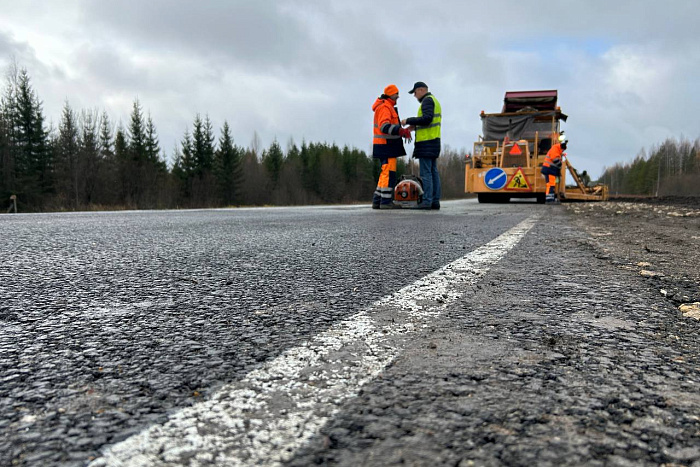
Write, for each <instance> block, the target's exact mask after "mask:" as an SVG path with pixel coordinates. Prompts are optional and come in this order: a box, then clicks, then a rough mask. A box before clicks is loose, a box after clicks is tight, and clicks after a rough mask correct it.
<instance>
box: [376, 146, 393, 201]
mask: <svg viewBox="0 0 700 467" xmlns="http://www.w3.org/2000/svg"><path fill="white" fill-rule="evenodd" d="M381 163H382V171H381V172H380V173H379V180H378V181H377V189H376V190H375V191H374V197H373V198H372V203H373V204H391V202H392V201H393V200H394V187H395V186H396V158H395V157H389V158H387V159H381Z"/></svg>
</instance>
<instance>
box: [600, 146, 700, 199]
mask: <svg viewBox="0 0 700 467" xmlns="http://www.w3.org/2000/svg"><path fill="white" fill-rule="evenodd" d="M698 180H700V139H696V140H695V141H690V140H688V139H685V138H681V139H680V140H676V139H667V140H666V141H664V142H663V143H661V144H660V145H658V146H655V147H653V148H651V150H650V151H649V154H648V155H647V153H646V151H645V150H642V151H641V152H640V153H639V154H638V155H637V157H635V158H634V160H633V161H632V162H630V163H626V164H620V163H618V164H615V165H614V166H613V167H609V168H607V169H606V170H605V172H604V173H603V175H602V177H601V178H600V181H601V182H602V183H605V184H607V185H608V186H609V187H610V193H611V194H612V195H620V194H622V195H646V196H700V183H699V182H698Z"/></svg>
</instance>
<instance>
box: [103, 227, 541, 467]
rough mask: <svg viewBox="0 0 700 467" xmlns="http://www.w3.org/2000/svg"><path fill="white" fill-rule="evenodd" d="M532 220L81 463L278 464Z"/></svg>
mask: <svg viewBox="0 0 700 467" xmlns="http://www.w3.org/2000/svg"><path fill="white" fill-rule="evenodd" d="M538 218H539V216H532V217H530V218H528V219H525V220H524V221H522V222H521V223H520V224H518V225H517V226H515V227H513V228H512V229H510V230H509V231H507V232H505V233H503V234H502V235H500V236H499V237H497V238H495V239H494V240H492V241H491V242H489V243H487V244H486V245H484V246H482V247H480V248H478V249H476V250H474V251H472V252H471V253H469V254H467V255H466V256H464V257H462V258H460V259H458V260H456V261H454V262H452V263H450V264H447V265H446V266H444V267H442V268H440V269H438V270H436V271H434V272H432V273H431V274H429V275H427V276H425V277H423V278H421V279H419V280H417V281H416V282H414V283H413V284H411V285H409V286H406V287H404V288H402V289H401V290H399V291H398V292H395V293H394V294H392V295H390V296H388V297H385V298H383V299H381V300H379V301H377V302H375V303H374V304H372V305H371V306H370V307H369V308H368V309H367V310H364V311H361V312H359V313H357V314H355V315H353V316H352V317H350V318H348V319H347V320H344V321H342V322H340V323H338V324H337V325H334V326H332V327H331V328H330V329H328V330H327V331H324V332H322V333H320V334H318V335H317V336H315V337H313V338H312V339H311V340H310V341H308V342H305V343H304V344H302V345H301V346H299V347H296V348H293V349H290V350H287V351H285V352H284V353H282V354H281V355H279V356H278V357H277V358H275V359H273V360H271V361H269V362H267V363H266V364H264V365H263V366H262V367H260V368H259V369H257V370H254V371H252V372H250V373H249V374H248V375H246V377H245V378H243V379H242V380H241V381H238V382H235V383H231V384H228V385H226V386H224V387H223V388H221V389H220V390H219V391H217V392H216V393H215V394H214V395H213V396H212V398H211V399H209V400H207V401H203V402H199V403H196V404H194V405H192V406H190V407H187V408H185V409H182V410H180V411H179V412H176V413H174V414H173V415H171V416H170V417H169V420H168V421H167V422H166V423H165V424H163V425H154V426H151V427H149V428H147V429H145V430H144V431H142V432H141V433H139V434H137V435H134V436H131V437H130V438H127V439H126V440H124V441H122V442H120V443H118V444H115V445H113V446H111V447H110V448H108V449H107V450H106V451H105V452H104V455H103V457H101V458H98V459H96V460H95V461H93V462H92V463H91V464H90V466H91V467H102V466H109V467H119V466H127V465H128V466H144V467H145V466H157V465H179V464H187V465H191V466H199V465H202V466H204V465H226V466H243V465H279V464H280V463H282V462H285V461H287V460H289V459H291V458H292V456H293V455H294V453H295V452H296V450H297V449H299V448H300V447H302V446H303V445H304V444H305V443H307V442H308V441H309V440H310V439H311V438H312V437H313V436H314V435H316V434H317V433H318V432H319V430H320V429H321V428H322V427H323V426H324V425H325V424H326V423H327V422H328V421H329V420H330V419H331V418H332V417H333V415H334V414H335V413H336V412H338V410H340V407H341V406H342V404H343V403H344V402H345V401H346V400H348V399H350V398H352V397H355V396H356V395H357V393H358V392H359V390H360V388H361V387H362V386H363V385H364V384H366V383H368V382H369V381H371V380H372V379H374V378H375V377H376V376H377V375H379V373H380V372H381V371H382V370H384V368H386V366H387V365H388V364H390V363H391V362H392V361H393V360H394V359H395V358H396V357H397V356H398V355H399V353H400V352H401V350H402V349H401V348H398V347H397V346H396V344H392V343H391V341H392V339H391V337H396V336H405V335H406V334H408V333H410V332H412V331H413V330H415V329H416V328H417V327H422V326H427V324H428V323H429V321H430V319H432V318H434V317H436V316H438V315H439V314H440V313H441V312H442V311H443V310H444V309H445V308H446V307H447V306H449V305H450V304H452V303H454V302H455V301H456V300H457V299H459V298H460V297H461V296H462V294H463V293H464V291H465V289H466V288H467V286H469V285H474V284H475V283H477V282H478V281H479V280H480V279H481V278H482V277H483V276H484V275H485V274H486V272H488V270H489V268H490V266H491V265H493V264H495V263H497V262H498V261H500V260H501V258H503V257H504V256H505V255H506V254H507V253H508V252H509V251H510V250H511V249H512V248H513V247H514V246H515V245H517V244H518V242H519V241H520V240H521V239H522V238H523V237H524V236H525V235H526V234H527V232H529V231H530V229H531V228H532V227H533V226H534V225H535V223H536V222H537V219H538ZM394 309H395V310H394ZM382 310H391V311H394V313H393V314H392V319H391V321H387V322H384V321H381V318H380V317H379V312H380V311H382ZM393 340H394V341H396V340H397V339H393Z"/></svg>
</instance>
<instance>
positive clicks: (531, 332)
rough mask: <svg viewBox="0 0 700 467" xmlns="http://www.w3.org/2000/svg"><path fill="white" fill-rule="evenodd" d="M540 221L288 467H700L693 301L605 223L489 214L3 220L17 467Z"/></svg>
mask: <svg viewBox="0 0 700 467" xmlns="http://www.w3.org/2000/svg"><path fill="white" fill-rule="evenodd" d="M577 206H579V205H577ZM580 206H586V209H588V206H589V205H580ZM591 209H592V208H591ZM533 213H539V214H541V215H543V216H544V217H543V218H542V219H541V220H540V222H539V223H538V224H537V225H536V226H535V227H534V228H533V229H532V230H531V231H530V233H528V234H527V235H526V236H525V237H524V239H523V240H521V242H520V244H519V245H518V246H516V247H515V248H514V249H513V250H511V251H510V252H509V253H508V254H507V256H506V257H505V258H504V259H503V260H502V261H500V262H499V263H497V264H495V265H493V266H492V267H491V270H490V271H489V272H488V273H487V275H486V276H485V277H484V278H483V279H482V280H481V281H480V282H479V283H477V284H476V285H475V286H470V287H469V288H468V289H467V290H465V291H464V296H463V297H462V298H461V300H460V301H459V302H457V303H454V304H452V305H450V306H449V307H448V309H447V310H445V311H444V312H443V313H442V314H441V315H440V316H439V317H437V318H436V319H434V320H433V321H432V322H431V323H430V324H429V325H428V326H427V327H426V328H424V329H422V330H421V331H419V332H416V333H414V334H413V335H412V337H411V338H410V339H404V340H402V341H401V342H402V346H403V351H402V353H401V354H400V355H399V357H398V358H397V359H396V360H395V361H394V362H393V363H392V364H391V365H390V366H389V367H388V368H386V369H385V370H384V371H383V372H382V373H381V374H380V376H379V377H378V378H376V379H375V380H373V381H371V382H369V383H368V384H367V385H365V386H364V387H363V388H362V389H361V390H360V394H359V396H357V397H355V398H353V399H351V400H350V401H348V402H346V403H344V404H343V405H342V407H341V408H340V410H339V412H338V413H337V414H336V416H335V417H334V419H333V420H332V421H331V422H329V423H328V424H327V425H326V426H324V427H323V428H322V429H321V431H320V433H319V434H318V435H317V436H316V437H315V438H314V439H312V441H311V442H310V443H309V444H308V445H306V446H305V447H304V448H302V449H301V450H299V451H298V452H297V453H296V454H295V455H294V457H293V458H292V460H291V461H289V462H288V464H289V465H298V466H301V465H312V464H320V465H347V466H350V465H399V464H402V465H457V466H468V465H523V466H524V465H601V466H603V465H605V466H607V465H620V466H623V465H661V464H672V465H673V464H675V465H688V466H690V465H696V466H700V418H699V415H700V410H698V409H700V396H698V392H697V387H698V379H699V378H700V375H699V374H698V370H699V369H700V359H699V354H698V350H699V348H698V347H699V343H700V337H698V336H699V333H698V331H700V325H699V324H698V321H697V320H695V319H692V318H687V317H684V316H683V315H682V314H681V313H680V312H679V310H678V304H679V303H677V302H674V300H673V299H672V297H674V296H675V292H674V293H673V294H669V293H667V294H666V295H664V294H662V293H660V290H659V288H658V287H657V285H658V284H656V283H655V282H654V280H660V279H658V276H657V277H655V278H650V277H645V276H643V275H640V273H639V268H637V269H635V268H633V267H632V266H631V265H634V264H636V262H635V263H630V264H631V265H630V266H629V267H622V266H625V265H627V263H625V261H627V260H626V259H624V258H622V257H620V256H618V255H617V254H616V253H615V251H613V250H609V251H607V252H604V251H603V249H602V248H603V247H601V244H600V243H599V240H600V239H596V237H595V236H593V235H591V233H592V232H595V230H590V229H591V228H592V227H593V228H595V227H596V225H598V226H599V227H600V226H603V225H604V220H602V219H603V218H602V217H600V219H596V218H595V216H592V215H591V216H589V217H586V218H585V219H582V218H581V214H577V213H575V212H573V211H572V210H571V209H569V208H568V207H565V206H542V205H536V204H526V203H517V204H516V203H513V204H510V205H479V204H476V203H474V202H472V201H459V202H448V203H445V206H444V208H443V209H442V210H441V211H439V212H403V211H390V212H386V211H384V212H378V211H372V210H370V209H369V208H368V207H366V206H357V207H324V208H290V209H285V208H280V209H240V210H202V211H177V212H125V213H90V214H87V213H85V214H44V215H18V216H1V217H0V234H2V237H3V238H4V239H5V240H6V244H7V245H12V248H11V249H10V250H9V251H10V253H9V254H7V253H6V254H5V256H4V257H3V259H2V262H1V263H0V330H1V332H0V463H2V464H3V465H76V466H77V465H86V464H87V463H89V462H90V461H91V460H93V459H95V458H98V457H99V456H100V454H101V452H102V451H103V450H104V449H105V448H107V447H108V446H110V445H112V444H114V443H117V442H119V441H122V440H124V439H126V438H128V437H129V436H131V435H133V434H136V433H138V432H140V431H141V430H143V429H144V428H147V427H148V426H150V425H152V424H155V423H163V422H164V421H166V420H167V418H168V415H169V414H172V413H173V412H174V411H177V410H179V409H182V408H184V407H187V406H190V405H192V404H193V403H195V402H198V401H201V400H206V399H207V398H208V397H210V396H211V395H212V394H213V393H214V392H215V391H216V390H217V389H218V388H219V387H221V386H222V385H224V384H226V383H230V382H233V381H237V380H240V379H242V378H244V377H245V375H246V374H248V373H249V372H250V371H252V370H253V369H255V368H258V367H259V366H260V365H261V364H262V363H263V362H265V361H269V360H270V359H273V358H275V357H276V356H278V355H279V354H280V353H281V352H283V351H285V350H287V349H290V348H294V347H296V346H298V345H300V344H301V343H303V342H305V341H306V340H308V339H309V338H310V337H313V336H314V335H316V334H318V333H319V332H322V331H324V330H325V329H327V328H328V327H329V326H330V325H332V324H334V323H336V322H338V321H339V320H342V319H345V318H347V317H349V316H352V315H353V314H354V313H356V312H358V311H360V310H363V309H365V308H367V307H368V306H369V305H371V304H372V303H374V302H376V301H377V300H379V299H381V298H382V297H384V296H386V295H387V294H390V293H392V292H394V291H396V290H398V289H400V288H402V287H404V286H406V285H408V284H411V283H412V282H414V281H415V280H416V279H418V278H421V277H423V276H425V275H426V274H428V273H430V272H432V271H434V270H436V269H438V268H440V267H441V266H443V265H445V264H447V263H449V262H451V261H454V260H456V259H458V258H460V257H462V256H464V255H465V254H467V253H469V252H470V251H472V250H474V249H476V248H478V247H480V246H482V245H484V244H485V243H487V242H489V241H491V240H492V239H493V238H495V237H497V236H498V235H499V234H501V233H503V232H504V231H506V230H508V229H509V228H511V227H513V226H514V225H516V224H518V223H519V222H520V221H522V220H523V219H525V218H527V217H528V216H530V215H532V214H533ZM674 219H675V220H678V221H683V220H687V218H684V217H678V218H674ZM596 222H598V224H596ZM624 222H625V216H624V215H617V219H616V220H615V225H617V226H620V225H622V223H624ZM605 225H607V224H605ZM674 225H675V224H674ZM692 225H694V224H691V227H692ZM601 228H602V227H601ZM681 230H687V229H682V228H681ZM695 234H697V232H695ZM681 236H682V235H681ZM608 237H609V236H607V235H606V236H604V237H603V238H604V239H605V241H613V243H614V239H610V238H608ZM691 237H692V235H691ZM621 251H622V250H621ZM687 254H688V255H689V256H690V259H689V264H696V265H697V264H698V262H697V258H698V256H697V255H698V254H697V250H695V251H693V252H689V253H687ZM693 259H695V262H694V263H693ZM629 261H633V260H629ZM637 262H638V261H637ZM623 263H624V264H623ZM667 267H668V268H671V269H672V268H673V264H672V263H670V264H669V265H667ZM696 271H697V269H696ZM664 276H665V277H671V278H672V279H669V280H668V281H670V282H674V281H675V279H673V278H674V277H681V276H682V278H684V279H687V280H688V281H689V282H690V284H686V283H685V282H682V281H676V282H679V283H680V282H682V283H683V290H686V291H689V292H686V293H685V296H687V297H688V298H689V299H692V297H694V295H692V293H694V292H697V289H698V282H697V281H696V282H694V283H693V282H692V281H693V280H695V279H694V276H692V274H691V273H688V274H680V275H677V276H674V275H673V274H671V271H670V269H669V270H668V271H667V272H666V273H665V274H664ZM674 283H675V282H674ZM693 287H694V288H693ZM667 288H668V289H669V290H671V288H670V287H668V286H667ZM679 290H680V289H679ZM682 297H683V295H681V299H682ZM182 463H183V464H184V465H187V462H186V461H183V462H182ZM163 465H165V464H163ZM192 465H194V464H192Z"/></svg>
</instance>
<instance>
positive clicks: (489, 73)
mask: <svg viewBox="0 0 700 467" xmlns="http://www.w3.org/2000/svg"><path fill="white" fill-rule="evenodd" d="M0 11H2V14H1V15H0V66H1V67H2V68H3V70H7V68H8V66H9V65H8V64H9V63H10V62H11V61H12V60H14V61H15V62H16V63H17V64H18V65H19V66H20V67H24V68H26V69H27V70H28V72H29V75H30V76H31V78H32V82H33V85H34V88H35V89H36V91H37V92H38V94H39V97H40V99H41V100H42V101H43V103H44V111H45V115H46V117H47V119H48V120H49V121H50V122H53V124H54V125H56V124H57V123H58V120H59V119H60V113H61V108H62V107H63V104H64V102H66V101H68V102H69V103H70V105H71V107H73V108H74V109H76V110H81V109H99V110H102V109H104V110H106V111H107V113H108V115H109V116H110V117H111V118H112V120H113V121H115V122H119V121H121V122H123V123H127V122H128V118H129V113H130V111H131V107H132V104H133V102H134V99H136V98H138V99H139V101H140V102H141V104H142V106H143V108H144V110H145V111H146V112H150V114H151V116H152V117H153V120H154V122H155V124H156V127H157V130H158V134H159V136H160V142H161V147H162V148H163V149H164V150H165V152H166V153H167V155H168V157H172V154H173V150H174V148H175V146H176V144H178V143H179V141H180V140H181V139H182V136H183V134H184V132H185V130H187V129H191V125H192V121H193V119H194V117H195V115H196V114H198V113H199V114H201V115H202V116H204V115H209V117H210V119H211V120H212V122H213V124H214V127H215V128H216V129H217V134H218V129H219V128H220V127H221V125H222V124H223V122H224V120H227V121H228V122H229V124H230V125H231V128H232V130H233V136H234V138H235V142H236V143H237V144H239V145H243V146H250V144H251V142H252V140H253V135H254V134H255V133H256V132H257V134H258V135H259V138H260V141H261V143H262V145H263V146H264V147H267V146H269V144H270V143H271V142H272V141H273V140H274V139H275V138H276V139H277V140H278V141H279V142H280V144H281V145H282V147H283V148H284V147H286V145H287V142H288V141H289V140H290V138H293V139H294V141H296V142H297V143H299V142H301V141H302V140H306V141H314V142H316V141H319V142H320V141H327V142H335V143H337V144H338V145H341V146H342V145H349V146H355V147H357V148H360V149H363V150H366V151H369V150H370V147H371V134H372V111H371V105H372V103H373V102H374V100H375V98H376V97H377V96H378V95H379V94H380V93H381V91H382V89H383V88H384V86H386V85H387V84H389V83H394V84H396V85H397V86H398V87H399V89H400V90H401V92H402V97H401V98H400V99H399V113H400V114H401V116H402V117H408V116H412V115H415V112H416V110H417V102H416V101H415V99H414V98H413V97H411V96H410V95H409V94H408V93H407V91H408V90H409V89H410V88H411V86H412V84H413V82H414V81H417V80H421V81H425V82H426V83H428V85H429V87H430V90H431V91H432V92H433V93H434V94H435V95H436V96H437V97H438V98H439V99H440V103H441V104H442V111H443V130H442V136H443V144H445V145H448V146H450V147H451V148H453V149H456V150H460V151H462V150H470V149H471V147H472V144H473V141H474V140H475V139H476V138H477V137H478V135H479V134H481V121H480V119H479V112H480V111H481V110H485V111H486V112H487V113H488V112H498V111H500V109H501V105H502V102H503V95H504V92H505V91H507V90H512V91H515V90H531V89H557V90H559V104H560V105H561V107H562V110H563V111H564V112H565V113H567V114H568V115H569V120H568V122H567V123H566V124H564V126H563V128H564V129H565V130H566V132H567V134H568V135H569V139H570V145H569V151H568V153H569V157H570V160H571V161H572V163H573V164H574V166H576V167H577V168H578V169H579V170H588V172H589V173H590V174H591V175H593V177H594V178H595V177H597V176H598V175H600V174H601V173H602V169H603V167H604V166H611V165H613V164H614V163H615V162H625V161H629V160H631V159H632V158H634V156H635V155H637V154H638V153H639V152H640V151H641V150H642V148H647V149H649V148H650V147H652V146H653V145H654V144H658V143H660V142H661V141H663V140H664V139H666V138H667V137H675V138H680V137H686V138H690V139H695V138H698V137H700V124H699V122H698V116H697V115H698V112H697V109H698V108H700V26H699V25H698V18H700V2H698V1H697V0H668V1H664V2H662V1H658V0H653V1H651V0H616V1H609V0H603V1H599V0H586V1H571V0H547V1H539V0H529V1H520V0H518V1H515V0H514V1H505V0H503V1H498V0H490V1H489V2H476V1H466V0H464V1H434V2H418V1H413V0H405V1H401V2H393V1H384V2H373V1H364V0H347V1H337V0H279V1H266V0H255V1H253V0H251V1H243V0H208V1H207V0H199V1H177V0H147V1H144V0H120V1H110V2H108V1H101V0H82V1H81V0H74V1H62V0H52V1H50V2H48V1H34V0H22V1H17V0H0ZM409 152H410V151H409Z"/></svg>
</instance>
